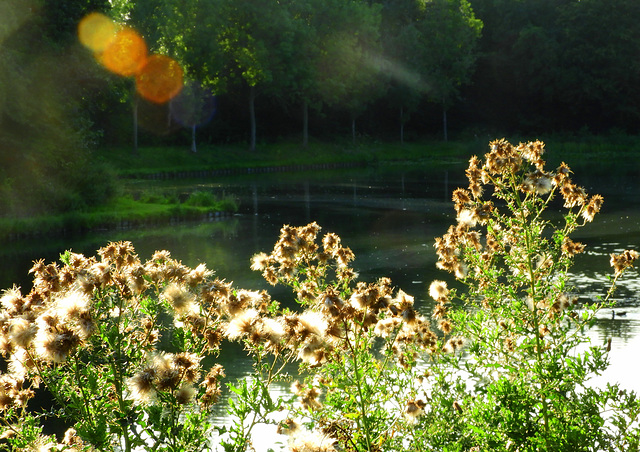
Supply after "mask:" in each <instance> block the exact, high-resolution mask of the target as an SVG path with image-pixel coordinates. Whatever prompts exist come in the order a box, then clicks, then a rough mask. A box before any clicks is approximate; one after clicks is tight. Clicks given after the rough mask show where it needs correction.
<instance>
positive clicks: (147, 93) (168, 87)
mask: <svg viewBox="0 0 640 452" xmlns="http://www.w3.org/2000/svg"><path fill="white" fill-rule="evenodd" d="M182 80H183V73H182V68H181V67H180V64H178V62H177V61H176V60H174V59H172V58H169V57H168V56H165V55H151V56H150V57H149V58H147V61H146V63H145V65H144V66H143V67H142V69H141V70H140V71H139V72H138V74H137V75H136V88H137V90H138V94H140V95H141V96H142V97H144V98H145V99H147V100H150V101H151V102H155V103H158V104H161V103H164V102H167V101H168V100H170V99H172V98H173V97H174V96H176V95H177V94H178V93H179V92H180V90H181V89H182Z"/></svg>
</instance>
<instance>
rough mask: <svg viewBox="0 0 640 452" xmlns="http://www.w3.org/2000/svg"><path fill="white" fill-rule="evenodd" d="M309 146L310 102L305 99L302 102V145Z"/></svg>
mask: <svg viewBox="0 0 640 452" xmlns="http://www.w3.org/2000/svg"><path fill="white" fill-rule="evenodd" d="M307 146H309V103H308V102H307V101H306V100H305V101H304V102H303V104H302V147H303V148H305V149H306V148H307Z"/></svg>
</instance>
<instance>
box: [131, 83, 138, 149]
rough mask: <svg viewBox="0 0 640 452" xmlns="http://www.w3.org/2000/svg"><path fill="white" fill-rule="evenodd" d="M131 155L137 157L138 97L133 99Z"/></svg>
mask: <svg viewBox="0 0 640 452" xmlns="http://www.w3.org/2000/svg"><path fill="white" fill-rule="evenodd" d="M132 110H133V155H138V97H137V96H136V95H135V94H134V97H133V106H132Z"/></svg>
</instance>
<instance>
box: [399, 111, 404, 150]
mask: <svg viewBox="0 0 640 452" xmlns="http://www.w3.org/2000/svg"><path fill="white" fill-rule="evenodd" d="M400 144H404V109H403V108H402V105H401V106H400Z"/></svg>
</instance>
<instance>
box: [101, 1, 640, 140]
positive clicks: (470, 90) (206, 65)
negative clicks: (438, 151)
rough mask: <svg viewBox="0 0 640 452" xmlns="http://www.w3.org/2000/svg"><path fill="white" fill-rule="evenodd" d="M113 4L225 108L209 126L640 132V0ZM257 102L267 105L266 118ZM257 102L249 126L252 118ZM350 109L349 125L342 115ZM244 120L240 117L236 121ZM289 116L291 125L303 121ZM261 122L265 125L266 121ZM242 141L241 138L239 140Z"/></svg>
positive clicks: (268, 131)
mask: <svg viewBox="0 0 640 452" xmlns="http://www.w3.org/2000/svg"><path fill="white" fill-rule="evenodd" d="M114 4H115V7H114V8H113V9H112V10H111V13H112V14H113V15H114V16H115V17H117V18H119V20H121V21H126V22H128V23H129V24H131V25H132V26H134V27H136V28H138V29H139V30H141V31H142V33H143V34H144V35H145V36H146V37H147V38H148V40H149V43H150V45H151V46H155V47H156V49H155V50H157V51H162V52H166V53H169V54H170V55H172V56H174V57H176V58H177V59H179V60H180V61H182V62H183V64H184V65H185V67H186V70H187V74H189V76H190V77H191V78H192V79H193V81H194V82H196V83H202V84H204V85H206V86H208V87H209V88H210V89H211V91H212V92H214V93H215V94H216V95H218V96H219V99H220V102H221V106H222V107H225V108H224V110H225V111H224V112H222V114H223V115H225V118H224V120H223V121H222V124H224V126H225V129H226V130H227V131H225V130H220V129H219V128H213V129H212V132H213V131H214V130H215V133H216V134H217V135H218V136H217V137H216V136H214V137H213V139H214V140H215V139H219V138H220V135H222V136H225V135H226V133H234V132H228V131H229V130H237V128H238V127H239V128H240V130H241V132H239V133H238V132H235V135H234V138H235V139H237V138H238V137H239V136H246V135H247V134H246V131H247V130H250V131H251V133H250V134H249V136H250V142H251V146H252V147H254V146H255V142H256V130H257V129H258V128H260V132H261V134H262V135H263V136H265V135H267V136H276V137H277V136H282V135H283V134H291V133H292V132H294V131H296V128H297V127H301V128H302V130H303V142H304V143H306V142H307V140H308V133H309V132H308V124H309V118H310V113H311V118H312V120H315V121H314V127H316V128H315V129H314V131H313V133H325V132H326V131H329V132H336V131H338V130H344V129H345V128H344V124H345V122H346V121H347V120H348V121H349V123H350V124H351V132H352V134H353V136H354V137H355V133H356V119H358V122H359V126H360V130H363V131H364V132H365V133H375V132H373V131H377V132H378V133H379V132H380V131H386V132H387V133H393V135H395V136H397V134H398V131H399V135H400V139H401V140H403V139H404V125H405V124H406V123H407V122H408V121H409V120H411V130H412V133H413V134H414V136H415V135H416V134H424V133H425V132H426V133H438V134H439V136H443V137H444V139H447V112H448V111H451V112H452V113H453V115H454V117H455V122H454V125H453V127H454V128H455V129H456V130H457V131H460V130H464V129H466V130H469V129H470V130H476V131H487V132H488V133H489V134H494V133H508V132H521V133H548V132H559V131H563V132H564V131H576V130H581V129H584V128H587V129H590V130H592V131H596V132H600V131H605V130H609V129H612V128H618V129H623V130H625V131H627V132H634V133H635V132H636V131H637V124H638V120H639V119H640V109H639V108H638V104H639V102H638V101H640V88H638V87H640V83H639V82H640V59H639V58H638V57H639V56H640V26H639V25H638V23H639V22H638V19H640V4H639V3H638V2H635V1H633V0H612V1H611V2H606V3H605V2H602V1H601V0H560V1H555V0H429V1H426V0H367V1H363V0H346V1H345V0H341V1H338V0H326V1H321V0H286V1H278V2H275V1H273V2H264V1H256V0H238V1H234V0H198V1H193V2H183V1H181V0H162V1H150V0H121V2H120V3H116V2H114ZM256 109H257V110H258V111H259V112H260V113H262V114H261V115H260V114H259V115H258V117H259V119H260V122H259V123H257V122H256V121H257V120H256V113H255V112H256ZM247 110H249V111H250V114H249V118H250V124H251V125H250V128H249V127H245V124H246V119H245V118H246V117H247V116H246V115H247V113H246V112H247ZM333 118H340V122H338V121H333ZM238 124H241V126H238ZM292 124H295V126H293V125H292ZM261 125H262V127H260V126H261ZM232 139H233V138H232Z"/></svg>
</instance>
